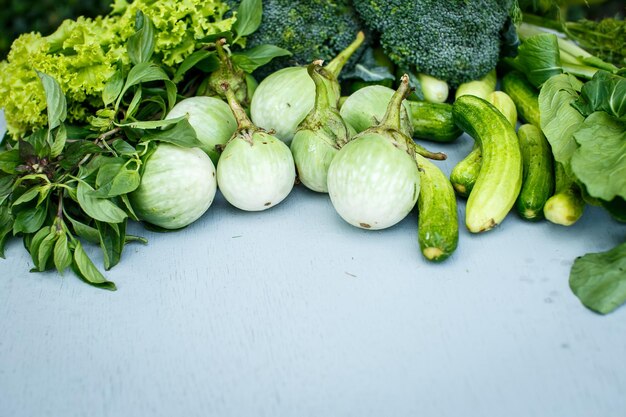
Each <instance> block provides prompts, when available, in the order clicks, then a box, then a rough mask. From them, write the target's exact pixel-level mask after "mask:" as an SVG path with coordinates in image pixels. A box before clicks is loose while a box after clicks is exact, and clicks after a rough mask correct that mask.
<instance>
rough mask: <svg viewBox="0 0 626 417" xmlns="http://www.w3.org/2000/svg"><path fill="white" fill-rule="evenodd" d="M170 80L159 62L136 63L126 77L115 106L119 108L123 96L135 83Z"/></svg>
mask: <svg viewBox="0 0 626 417" xmlns="http://www.w3.org/2000/svg"><path fill="white" fill-rule="evenodd" d="M163 80H169V77H168V76H167V74H166V73H165V71H164V70H163V68H161V67H160V66H158V65H157V64H154V63H151V62H142V63H140V64H137V65H135V66H134V67H133V68H131V70H130V71H129V72H128V77H127V78H126V83H125V84H124V88H122V92H121V93H120V95H119V97H118V98H117V102H116V103H115V107H116V108H119V105H120V102H121V100H122V97H123V96H124V94H125V93H126V91H128V89H129V88H131V87H132V86H134V85H137V84H141V83H147V82H150V81H163Z"/></svg>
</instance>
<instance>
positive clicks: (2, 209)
mask: <svg viewBox="0 0 626 417" xmlns="http://www.w3.org/2000/svg"><path fill="white" fill-rule="evenodd" d="M11 230H13V216H12V215H11V210H10V209H9V208H8V207H7V206H2V205H0V258H4V245H5V243H6V241H7V239H8V237H9V233H10V232H11Z"/></svg>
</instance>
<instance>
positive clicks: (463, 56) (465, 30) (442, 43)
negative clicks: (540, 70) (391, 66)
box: [354, 0, 513, 87]
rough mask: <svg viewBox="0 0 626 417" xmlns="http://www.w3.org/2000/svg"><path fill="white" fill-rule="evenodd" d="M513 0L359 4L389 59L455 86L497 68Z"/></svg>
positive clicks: (398, 0)
mask: <svg viewBox="0 0 626 417" xmlns="http://www.w3.org/2000/svg"><path fill="white" fill-rule="evenodd" d="M512 3H513V2H512V0H472V1H469V0H450V1H441V0H415V1H406V0H362V1H354V7H355V8H356V10H357V12H358V13H359V14H360V16H361V18H362V19H363V21H364V22H365V24H366V25H368V26H369V27H370V28H371V29H373V30H374V31H376V32H378V33H379V34H380V43H381V45H382V47H383V48H384V50H385V52H386V53H387V54H388V55H389V58H390V59H391V60H392V61H394V62H395V63H396V64H398V65H399V66H401V67H415V68H416V70H417V71H418V72H422V73H425V74H428V75H431V76H433V77H436V78H439V79H441V80H444V81H447V82H448V84H450V85H451V86H452V87H456V86H458V85H459V84H461V83H464V82H466V81H471V80H475V79H478V78H481V77H482V76H484V75H485V74H487V73H488V72H489V71H490V70H492V69H493V68H495V66H496V64H497V62H498V57H499V52H500V32H501V30H502V28H503V27H504V25H505V23H506V22H507V19H508V18H509V12H510V10H511V7H512Z"/></svg>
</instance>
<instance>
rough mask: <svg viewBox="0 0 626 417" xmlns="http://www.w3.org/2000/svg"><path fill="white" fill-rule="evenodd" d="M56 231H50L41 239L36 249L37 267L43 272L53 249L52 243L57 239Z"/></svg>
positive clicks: (46, 267)
mask: <svg viewBox="0 0 626 417" xmlns="http://www.w3.org/2000/svg"><path fill="white" fill-rule="evenodd" d="M57 236H58V235H57V234H56V232H54V231H52V232H50V233H48V235H47V236H46V237H45V238H44V239H43V240H42V241H41V244H40V245H39V249H38V250H37V269H38V270H39V272H43V271H45V270H46V269H48V260H49V259H50V256H52V252H53V251H54V244H55V242H56V239H57Z"/></svg>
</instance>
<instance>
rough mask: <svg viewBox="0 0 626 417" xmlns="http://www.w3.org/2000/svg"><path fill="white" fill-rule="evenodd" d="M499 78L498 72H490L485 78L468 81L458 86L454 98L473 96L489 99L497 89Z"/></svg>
mask: <svg viewBox="0 0 626 417" xmlns="http://www.w3.org/2000/svg"><path fill="white" fill-rule="evenodd" d="M497 81H498V78H497V76H496V70H495V69H493V70H491V71H489V72H488V73H487V74H486V75H485V76H484V77H483V78H480V79H478V80H474V81H468V82H466V83H463V84H461V85H459V86H458V88H457V89H456V92H455V95H454V98H455V99H457V98H459V97H461V96H464V95H468V94H469V95H473V96H476V97H480V98H484V99H485V100H486V99H487V96H488V95H489V94H491V93H492V92H493V91H495V89H496V84H497Z"/></svg>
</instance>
